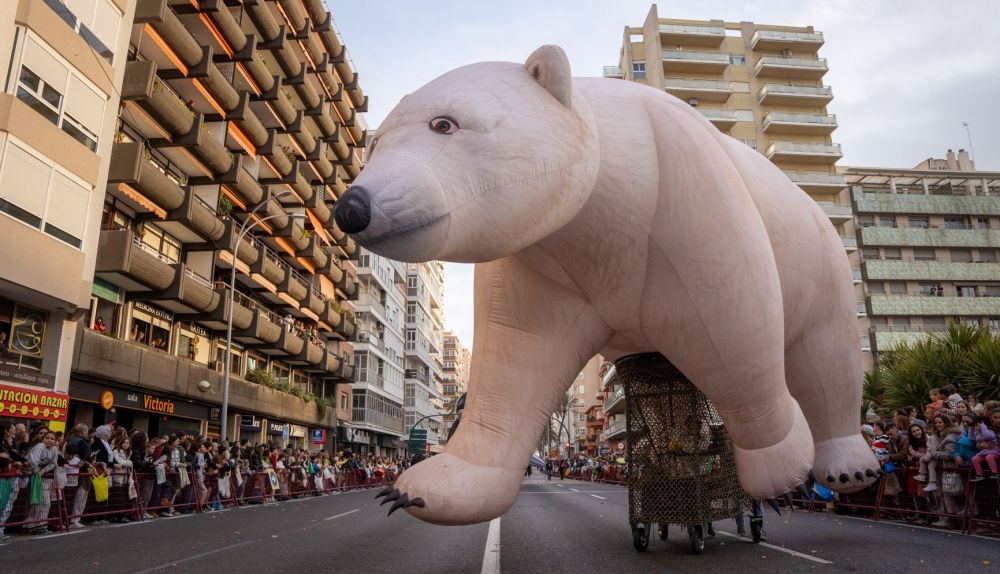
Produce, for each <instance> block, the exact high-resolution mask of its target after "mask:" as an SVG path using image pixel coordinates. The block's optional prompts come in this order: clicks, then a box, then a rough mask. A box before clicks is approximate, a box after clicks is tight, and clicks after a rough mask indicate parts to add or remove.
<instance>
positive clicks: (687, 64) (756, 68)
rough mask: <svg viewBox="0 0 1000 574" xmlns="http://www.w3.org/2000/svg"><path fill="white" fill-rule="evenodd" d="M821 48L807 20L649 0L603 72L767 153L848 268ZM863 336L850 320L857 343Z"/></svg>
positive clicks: (848, 242) (856, 258)
mask: <svg viewBox="0 0 1000 574" xmlns="http://www.w3.org/2000/svg"><path fill="white" fill-rule="evenodd" d="M822 46H823V33H822V32H819V31H816V30H814V29H813V27H812V26H804V27H797V26H778V25H771V24H756V23H754V22H726V21H723V20H678V19H668V18H661V17H660V16H659V14H658V11H657V6H656V4H653V5H652V6H651V7H650V9H649V13H648V14H647V15H646V20H645V21H644V22H643V24H642V26H639V27H626V28H625V32H624V36H623V40H622V49H621V53H620V55H619V64H618V65H617V66H607V67H605V69H604V75H605V77H613V78H623V79H626V80H631V81H634V82H639V83H643V84H646V85H649V86H652V87H654V88H656V89H658V90H663V91H665V92H667V93H669V94H672V95H674V96H676V97H678V98H680V99H681V100H683V101H685V102H687V103H688V104H690V105H691V106H693V107H694V108H696V109H697V110H698V111H699V112H701V113H702V114H703V115H704V116H705V118H706V119H707V120H709V121H710V122H712V124H713V125H714V126H715V127H717V128H718V129H719V130H720V131H721V132H722V133H725V134H727V135H730V136H732V137H734V138H736V139H737V140H739V141H741V142H743V143H744V144H746V145H747V146H749V147H751V148H753V149H755V150H757V151H758V152H760V153H761V154H763V155H764V156H765V157H767V158H768V159H769V160H771V161H772V162H773V163H774V164H775V165H776V166H777V167H779V168H780V169H781V170H782V171H784V172H785V174H786V175H787V176H788V177H789V179H791V180H792V181H793V182H795V184H796V185H798V186H799V187H800V188H802V190H803V191H805V192H806V193H808V194H809V195H810V196H811V197H812V198H813V199H814V200H815V201H816V202H817V203H818V204H819V205H820V206H821V207H822V208H823V210H824V211H825V212H826V214H827V216H828V217H829V218H830V221H831V223H833V225H834V226H835V227H836V229H837V231H838V232H839V233H840V236H841V238H842V240H843V243H844V248H845V249H846V250H847V253H848V259H849V260H850V262H851V267H852V268H853V269H855V273H856V274H857V273H858V271H857V269H858V268H859V267H860V259H861V256H860V253H859V252H858V247H857V240H856V238H855V229H854V222H853V217H852V213H851V206H850V198H849V196H848V193H847V191H846V189H845V186H846V183H845V181H844V177H843V175H841V174H839V173H838V172H837V166H836V163H837V161H838V160H839V159H840V158H841V156H842V153H841V149H840V145H839V144H836V143H834V142H833V138H832V134H833V132H834V131H835V130H836V129H837V118H836V117H835V116H833V115H831V114H829V113H827V109H826V107H827V105H828V104H829V103H830V102H831V101H832V100H833V90H832V89H831V88H830V86H827V85H824V83H823V78H824V76H825V75H826V73H827V71H828V70H829V67H828V65H827V61H826V60H825V59H824V58H820V57H819V50H820V48H821V47H822ZM857 289H858V291H857V296H858V301H861V297H862V293H861V292H860V286H858V287H857ZM864 336H867V335H866V334H865V333H864V332H863V328H862V327H861V326H859V334H858V337H859V344H860V342H861V340H862V337H864ZM865 354H866V357H865V361H866V364H870V363H871V357H870V355H869V354H868V353H867V352H866V353H865Z"/></svg>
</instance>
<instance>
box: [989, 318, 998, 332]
mask: <svg viewBox="0 0 1000 574" xmlns="http://www.w3.org/2000/svg"><path fill="white" fill-rule="evenodd" d="M989 325H990V331H993V332H994V333H995V332H997V331H1000V317H990V323H989Z"/></svg>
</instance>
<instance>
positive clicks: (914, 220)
mask: <svg viewBox="0 0 1000 574" xmlns="http://www.w3.org/2000/svg"><path fill="white" fill-rule="evenodd" d="M907 225H908V226H910V227H913V228H916V229H927V228H929V227H930V226H931V222H930V220H929V219H927V218H926V217H910V219H909V221H908V223H907Z"/></svg>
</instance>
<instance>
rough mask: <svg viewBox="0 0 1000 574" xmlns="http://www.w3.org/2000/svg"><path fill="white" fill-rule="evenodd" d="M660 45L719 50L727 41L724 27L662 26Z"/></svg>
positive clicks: (660, 29)
mask: <svg viewBox="0 0 1000 574" xmlns="http://www.w3.org/2000/svg"><path fill="white" fill-rule="evenodd" d="M659 31H660V44H661V45H663V46H710V47H712V48H718V47H719V46H721V45H722V42H723V41H725V39H726V29H725V28H723V27H722V26H688V25H685V24H660V26H659Z"/></svg>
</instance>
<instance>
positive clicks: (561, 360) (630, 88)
mask: <svg viewBox="0 0 1000 574" xmlns="http://www.w3.org/2000/svg"><path fill="white" fill-rule="evenodd" d="M336 221H337V223H338V224H339V226H340V227H341V228H342V229H343V230H344V231H346V232H348V233H350V234H351V235H352V236H353V237H354V239H355V240H356V241H357V242H358V243H359V244H361V245H363V246H364V247H366V248H367V249H370V250H371V251H374V252H375V253H378V254H381V255H384V256H386V257H389V258H391V259H396V260H402V261H411V262H419V261H428V260H434V259H438V260H445V261H456V262H474V263H476V269H475V335H474V340H473V349H474V350H473V355H472V371H471V379H470V383H469V391H468V400H467V402H466V406H465V412H464V414H463V416H462V424H461V426H460V427H459V428H458V430H457V432H456V433H455V435H454V436H453V437H452V439H451V440H450V441H449V442H448V444H447V446H446V448H445V452H444V453H443V454H439V455H437V456H434V457H432V458H430V459H427V460H426V461H423V462H421V463H419V464H417V465H415V466H413V467H412V468H410V469H409V470H407V471H406V472H404V473H403V474H402V475H401V476H400V477H399V479H398V480H397V481H396V483H395V489H394V490H393V491H392V492H391V494H389V499H390V500H392V501H393V502H394V504H393V507H394V509H395V508H400V507H402V508H406V510H407V511H408V512H410V513H411V514H413V515H414V516H416V517H418V518H421V519H423V520H426V521H428V522H433V523H437V524H468V523H474V522H481V521H486V520H490V519H492V518H494V517H496V516H499V515H501V514H503V513H504V512H505V511H506V510H507V509H508V508H510V506H511V505H512V504H513V503H514V500H515V499H516V497H517V494H518V491H519V488H520V485H521V479H522V475H523V473H524V466H525V464H526V461H527V460H528V459H529V457H530V456H531V452H532V449H533V447H534V444H535V440H536V439H537V438H538V436H539V435H540V434H541V431H542V429H543V428H544V425H545V424H546V422H547V421H548V420H549V413H551V412H552V411H553V409H554V408H555V406H556V405H557V404H558V402H559V397H560V396H561V395H562V394H563V393H565V392H566V389H567V388H568V387H569V385H570V384H571V383H572V381H573V380H574V378H575V377H576V375H577V373H579V372H580V370H581V369H582V368H583V366H584V364H585V363H586V362H587V360H588V359H589V358H590V357H592V356H593V355H594V354H596V353H601V354H602V355H604V356H605V357H606V358H609V359H611V360H613V359H615V358H617V357H620V356H623V355H627V354H632V353H638V352H643V351H659V352H660V353H662V354H663V355H665V356H666V357H667V358H668V359H669V360H670V361H671V362H672V363H673V364H674V365H676V366H677V367H678V368H679V369H680V370H681V371H682V372H683V373H684V374H685V375H686V376H687V377H688V378H689V379H691V380H692V381H693V382H694V383H695V384H696V385H698V387H699V388H700V389H701V390H702V391H703V392H704V393H705V394H706V395H707V396H708V398H709V399H710V400H711V401H712V402H713V403H714V404H715V406H716V407H717V408H718V410H719V413H720V414H721V415H722V418H723V420H724V422H725V424H726V426H727V428H728V430H729V435H730V437H731V439H732V441H733V446H734V451H735V456H736V464H737V470H738V472H739V477H740V483H741V484H742V486H743V488H744V489H745V490H746V491H747V492H748V493H750V494H751V495H754V496H757V497H771V496H775V495H777V494H779V493H783V492H786V491H789V490H791V489H793V488H794V487H795V486H796V485H798V484H800V483H802V482H803V481H804V480H805V479H806V477H807V475H808V472H809V470H810V469H811V468H812V469H815V474H816V477H817V478H818V479H819V481H820V482H821V483H823V484H825V485H826V486H828V487H830V488H833V489H835V490H844V491H847V490H857V489H859V488H862V487H863V486H865V485H867V484H869V483H871V482H872V481H873V480H874V477H875V476H876V473H877V470H878V464H877V462H876V460H875V458H874V455H873V454H872V451H871V450H870V449H869V448H868V446H867V445H866V444H865V442H864V440H863V439H862V438H861V436H860V435H859V433H858V413H859V412H860V406H861V385H860V381H861V355H860V349H859V346H858V327H857V319H856V315H855V313H856V308H855V298H854V292H853V288H852V282H851V275H850V268H849V265H848V262H847V256H846V254H845V251H844V246H843V243H842V242H841V240H840V237H839V236H838V235H837V233H836V231H835V230H834V228H833V227H832V226H831V224H830V222H829V220H828V219H827V217H826V215H825V214H824V213H823V211H822V210H821V209H820V208H819V207H818V206H817V205H816V203H815V202H813V201H812V200H811V199H810V198H809V197H808V196H807V195H806V194H805V193H803V192H802V191H801V190H800V189H799V188H797V187H796V186H795V185H794V184H792V183H791V182H790V181H789V180H788V179H787V178H786V177H785V176H784V175H783V174H782V173H781V171H779V170H778V169H777V168H776V167H775V166H774V165H772V164H771V163H770V162H769V161H767V160H766V159H765V158H764V157H763V156H761V155H760V154H758V153H757V152H754V151H753V150H751V149H750V148H748V147H746V146H745V145H743V144H741V143H739V142H737V141H736V140H734V139H732V138H730V137H728V136H726V135H723V134H722V133H720V132H719V131H718V130H717V129H715V128H714V127H713V126H712V125H711V124H710V123H709V122H708V121H706V120H705V119H704V118H703V117H702V116H701V114H699V112H698V111H697V110H695V109H694V108H692V107H690V106H689V105H687V104H686V103H684V102H682V101H680V100H678V99H676V98H674V97H672V96H670V95H667V94H665V93H663V92H661V91H659V90H656V89H652V88H650V87H647V86H643V85H640V84H636V83H632V82H626V81H621V80H608V79H603V78H577V79H573V78H571V76H570V67H569V62H568V61H567V59H566V55H565V54H564V53H563V51H562V50H561V49H560V48H558V47H554V46H544V47H542V48H539V49H538V50H536V51H535V52H534V53H533V54H532V55H531V56H530V57H529V58H528V60H527V62H526V63H525V64H523V65H521V64H516V63H506V62H488V63H479V64H473V65H470V66H466V67H463V68H459V69H457V70H453V71H451V72H448V73H446V74H444V75H443V76H441V77H439V78H437V79H435V80H433V81H432V82H430V83H429V84H427V85H426V86H424V87H422V88H420V89H419V90H417V91H416V92H415V93H413V94H410V95H408V96H406V97H405V98H403V100H402V101H401V102H400V103H399V105H398V106H397V107H396V108H395V109H394V110H393V111H392V112H391V113H390V114H389V116H388V117H387V118H386V120H385V121H384V122H383V123H382V125H381V127H380V128H379V131H378V137H377V139H376V140H375V141H373V142H372V150H371V156H370V160H369V162H368V165H367V166H366V167H365V169H364V170H363V172H362V173H361V175H360V176H359V177H358V178H357V180H356V181H355V182H354V185H353V186H352V187H351V188H350V189H349V190H348V191H347V192H346V193H345V194H344V195H343V196H342V197H341V198H340V200H339V201H338V202H337V209H336Z"/></svg>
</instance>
